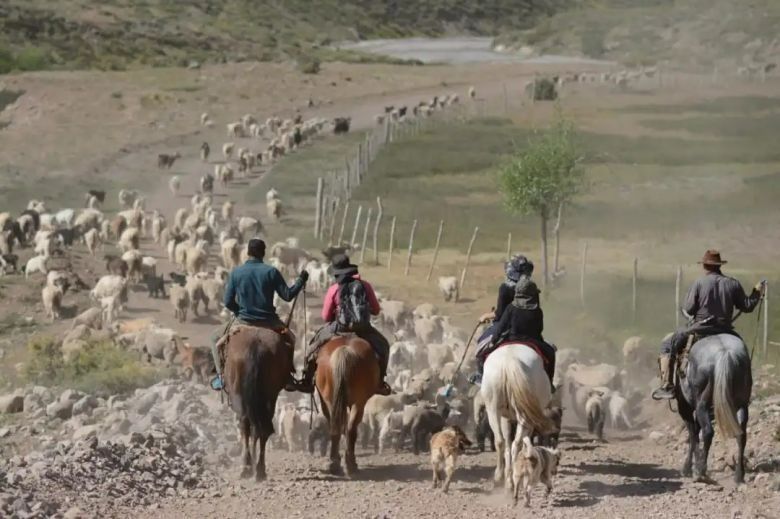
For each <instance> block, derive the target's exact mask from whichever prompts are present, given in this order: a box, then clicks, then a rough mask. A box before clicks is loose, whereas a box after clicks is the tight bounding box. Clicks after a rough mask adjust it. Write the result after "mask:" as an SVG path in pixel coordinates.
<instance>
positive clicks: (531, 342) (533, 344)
mask: <svg viewBox="0 0 780 519" xmlns="http://www.w3.org/2000/svg"><path fill="white" fill-rule="evenodd" d="M509 345H521V346H526V347H528V348H531V349H532V350H534V351H535V352H536V354H537V355H539V356H540V357H541V358H542V362H544V364H545V366H546V365H548V364H550V359H548V358H547V357H546V356H545V354H544V353H543V352H542V348H541V346H539V344H538V343H537V342H536V341H535V340H533V339H523V340H522V341H504V342H501V343H499V344H498V346H496V348H495V349H494V350H493V351H491V352H490V353H488V354H487V357H489V356H490V354H491V353H493V352H494V351H496V350H498V349H499V348H503V347H504V346H509ZM487 357H485V358H486V359H487Z"/></svg>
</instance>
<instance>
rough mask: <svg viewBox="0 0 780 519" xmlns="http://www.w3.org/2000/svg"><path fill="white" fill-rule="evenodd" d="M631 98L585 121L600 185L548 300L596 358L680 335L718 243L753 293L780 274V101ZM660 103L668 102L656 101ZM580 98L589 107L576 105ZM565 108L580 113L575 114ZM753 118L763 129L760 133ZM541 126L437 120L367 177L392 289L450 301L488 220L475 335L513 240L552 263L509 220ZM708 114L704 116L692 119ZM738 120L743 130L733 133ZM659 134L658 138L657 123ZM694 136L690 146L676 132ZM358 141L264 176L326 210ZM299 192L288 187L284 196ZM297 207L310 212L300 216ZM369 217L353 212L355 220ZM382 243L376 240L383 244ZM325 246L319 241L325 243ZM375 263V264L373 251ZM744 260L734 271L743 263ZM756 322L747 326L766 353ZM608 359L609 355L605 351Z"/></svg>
mask: <svg viewBox="0 0 780 519" xmlns="http://www.w3.org/2000/svg"><path fill="white" fill-rule="evenodd" d="M630 101H631V102H630V103H627V104H626V103H617V104H613V106H612V107H609V106H597V107H596V108H595V109H593V110H592V111H591V112H588V114H586V115H581V113H580V112H579V111H578V110H576V106H573V105H572V106H571V107H570V108H571V113H577V114H580V115H578V116H577V117H578V124H579V125H580V126H581V127H582V128H583V129H582V130H581V131H580V134H579V141H580V145H581V149H582V151H583V154H584V156H585V158H586V160H585V162H586V168H587V182H588V189H587V191H586V193H584V194H583V195H582V196H580V197H579V198H578V199H577V200H576V201H575V203H574V204H573V205H572V206H571V207H569V208H568V209H567V211H566V214H565V218H564V226H563V232H562V246H561V257H562V265H563V266H564V268H566V270H567V274H566V275H565V276H564V277H563V278H562V280H560V281H559V282H558V284H557V286H556V287H554V289H552V290H550V291H549V292H548V293H547V295H546V297H547V299H546V303H545V307H546V312H547V315H548V319H547V322H548V331H549V335H550V336H551V338H552V339H554V340H557V341H559V343H560V344H562V345H564V346H565V345H568V346H573V345H575V344H578V345H579V346H582V347H585V349H589V350H591V351H593V352H594V354H596V353H595V352H597V351H600V352H601V353H603V352H604V351H607V352H609V351H615V350H616V349H617V348H618V347H619V346H620V345H621V344H622V340H623V339H625V338H626V337H627V336H628V335H632V334H641V335H643V336H646V337H648V338H650V344H652V345H653V347H654V345H655V342H656V341H657V340H660V337H662V336H663V335H664V334H665V333H666V332H668V331H669V330H671V329H672V328H673V327H674V323H675V311H674V285H675V282H674V280H675V272H676V270H677V266H678V265H682V266H683V267H684V278H683V291H684V290H685V288H686V287H687V285H688V284H690V283H691V282H692V281H693V279H695V277H696V276H697V275H698V272H699V270H698V267H697V266H696V265H695V262H696V260H697V259H698V258H699V256H700V255H701V253H702V252H703V250H704V249H706V248H708V247H719V248H721V249H722V250H723V252H724V254H726V255H728V256H729V257H730V258H731V259H732V264H733V268H729V270H728V272H729V273H731V274H732V275H735V276H737V277H739V278H740V279H741V280H742V281H743V283H744V284H745V285H746V286H751V285H752V284H753V283H755V282H756V281H757V280H758V279H760V278H763V277H767V278H769V279H770V280H771V281H774V280H778V281H780V276H779V275H778V271H777V269H776V262H777V261H778V260H780V257H778V252H777V251H776V250H775V248H774V245H773V244H774V243H776V242H775V241H774V240H775V239H776V238H777V236H776V235H777V232H776V231H775V230H774V229H776V222H774V219H775V218H776V206H777V200H778V199H780V149H778V148H777V146H776V145H775V143H774V140H773V138H772V136H773V135H775V134H776V133H777V130H778V129H780V98H771V97H756V96H745V97H733V96H732V97H725V98H723V102H722V103H721V102H720V100H711V101H707V102H701V101H697V102H690V103H683V104H663V103H661V104H657V103H656V104H650V103H646V104H639V103H636V99H635V98H634V99H632V100H630ZM657 101H658V100H657V99H654V100H653V102H657ZM577 102H581V101H577ZM563 109H564V112H566V110H567V107H566V104H564V106H563ZM615 118H624V119H626V120H631V121H633V122H634V123H638V124H636V125H634V126H633V127H635V128H638V129H639V131H638V132H625V133H623V134H617V133H607V132H602V131H599V128H600V127H601V126H602V124H601V121H603V120H607V119H610V120H611V121H612V122H614V119H615ZM752 118H757V119H759V120H760V124H756V125H755V126H752V125H750V124H748V122H747V121H749V120H750V119H752ZM531 121H534V122H533V124H536V125H540V124H544V123H543V121H542V120H541V119H540V118H538V117H537V118H528V117H513V118H512V119H508V118H482V119H476V120H473V121H470V122H449V123H447V124H442V125H435V126H433V127H432V128H431V129H429V130H427V131H425V132H423V133H421V134H420V135H419V136H417V137H416V138H413V139H412V138H410V139H406V140H401V141H399V142H397V143H395V144H393V145H391V146H388V147H387V148H385V149H384V150H383V151H382V152H381V153H380V155H379V157H378V159H377V161H376V162H375V163H374V164H373V165H372V167H371V169H370V173H369V175H368V177H367V179H366V181H365V182H364V183H363V184H362V185H361V186H360V188H359V189H357V190H356V191H355V192H354V193H353V200H352V202H351V203H352V208H353V209H352V211H353V212H351V215H354V207H355V206H356V204H361V203H362V204H364V205H365V206H373V205H374V204H375V202H374V201H375V198H376V196H381V197H382V200H383V204H384V209H385V219H384V221H383V224H382V227H381V229H380V236H381V246H380V247H381V250H382V252H383V254H382V255H381V263H382V266H380V267H371V266H368V265H366V266H365V267H364V269H365V270H366V271H367V272H368V273H369V275H370V276H371V277H372V278H373V279H377V280H379V282H380V283H381V286H383V288H385V290H386V291H387V292H388V293H389V294H390V295H391V296H396V297H403V298H405V299H409V300H412V301H425V300H431V299H433V300H437V299H438V296H437V294H436V289H435V279H436V276H438V275H457V274H459V273H460V270H461V269H462V268H463V257H464V253H465V250H466V247H467V244H468V240H469V238H470V236H471V234H472V232H473V229H474V227H475V226H479V227H480V233H479V237H478V240H477V246H476V250H477V252H478V255H477V256H475V258H474V260H473V264H472V267H471V270H470V272H471V274H470V277H469V283H467V288H466V291H465V293H466V295H465V296H464V299H465V301H464V302H462V303H460V304H458V305H444V306H445V308H446V313H448V314H449V315H452V316H453V317H454V318H456V319H458V320H460V321H461V322H462V323H463V324H462V325H463V327H464V328H467V327H469V326H471V325H470V324H469V323H471V322H472V321H473V318H474V317H475V315H477V313H478V312H479V311H480V309H482V310H487V309H488V308H489V305H491V304H492V298H493V297H494V294H493V291H494V290H495V288H494V287H495V285H496V284H497V283H498V282H499V280H500V278H501V267H500V264H501V261H502V258H503V256H504V254H505V253H504V252H503V251H505V250H506V240H507V233H509V232H511V233H512V236H513V249H514V250H520V251H523V252H525V253H526V254H528V255H529V256H530V257H531V258H532V259H533V260H534V261H536V262H537V264H538V256H539V255H538V252H537V251H538V225H539V224H538V221H537V219H536V218H534V217H518V216H515V215H511V214H508V213H507V212H506V210H505V209H504V207H503V204H502V200H501V196H500V194H499V193H498V190H497V182H496V178H495V169H496V164H497V163H498V162H499V161H500V160H501V158H502V156H504V155H505V154H507V153H510V152H511V151H512V150H514V149H516V148H519V147H522V146H525V145H526V143H527V141H528V137H529V135H530V134H531V132H532V131H534V130H533V128H532V127H531V126H530V125H531V124H532V123H531ZM691 121H695V122H691ZM735 121H739V128H740V131H731V130H729V129H728V128H730V127H731V126H732V125H733V124H737V123H735ZM643 128H645V129H646V131H645V132H643V131H642V129H643ZM680 129H684V130H685V131H686V132H687V133H689V134H690V135H689V136H688V137H686V138H680V137H677V136H674V137H673V136H666V135H665V134H666V132H667V131H669V132H672V131H674V132H679V130H680ZM353 147H354V142H350V141H349V140H340V139H329V140H327V141H324V142H323V143H321V145H318V146H315V147H313V148H311V149H308V150H303V151H301V152H299V153H297V154H296V155H295V157H292V158H290V159H288V160H286V161H284V162H283V163H282V165H281V166H280V168H279V169H278V170H275V171H274V172H273V173H272V174H271V175H269V177H268V178H267V179H266V180H265V183H264V186H263V190H262V193H261V192H260V191H258V192H257V193H250V194H249V195H248V196H252V197H257V199H259V197H261V195H262V194H264V192H265V191H264V189H267V188H268V187H270V186H271V185H273V186H274V187H277V188H281V189H282V190H290V192H291V193H292V194H294V198H295V205H296V208H297V206H298V204H302V205H303V206H304V207H305V210H304V211H303V214H311V213H313V204H314V196H313V193H314V185H315V184H314V182H315V179H316V177H317V176H319V175H323V174H325V173H327V171H329V170H330V169H336V168H340V167H342V164H343V156H344V155H345V154H346V153H347V152H348V151H351V150H352V149H353ZM283 192H284V191H283ZM295 213H296V214H298V213H300V211H297V210H296V211H295ZM392 216H396V217H397V219H398V226H397V235H396V236H397V243H396V246H397V254H396V258H395V259H394V267H393V269H391V270H387V269H386V267H385V265H386V262H387V256H386V254H385V253H384V251H385V250H386V248H387V239H388V233H389V219H390V217H392ZM353 218H354V216H352V217H351V218H349V220H348V221H349V222H350V225H348V229H351V222H352V221H353ZM414 219H417V220H418V222H419V224H418V231H417V236H416V239H415V249H417V250H418V255H417V256H416V257H415V260H414V266H413V271H412V275H410V276H409V277H408V278H407V277H404V276H403V275H402V263H403V256H404V255H405V253H404V252H403V251H404V250H405V248H406V246H407V244H408V235H409V230H410V227H411V223H412V221H413V220H414ZM439 220H445V222H446V226H445V231H444V236H443V240H442V247H443V248H444V249H445V251H443V252H442V254H441V255H440V258H439V266H438V268H437V269H436V271H435V274H434V279H433V280H432V281H431V282H429V283H420V278H421V277H423V279H424V275H425V272H427V265H428V264H429V262H430V259H431V248H432V247H433V244H434V242H435V236H436V230H437V227H438V224H439ZM311 224H312V220H311V219H300V220H293V219H291V220H290V221H288V225H287V227H286V228H285V232H290V233H292V232H294V231H295V230H296V229H299V228H300V229H303V230H304V233H303V235H304V236H310V235H311V233H310V231H309V229H310V227H311ZM584 241H587V242H588V243H589V255H588V256H589V261H588V277H587V283H586V307H585V308H583V307H582V304H581V302H580V295H579V285H580V276H579V261H580V254H581V247H582V243H583V242H584ZM369 242H370V241H369ZM312 243H313V242H312ZM369 257H371V255H370V254H369ZM634 257H637V258H639V280H638V286H637V289H638V304H637V313H636V317H634V314H633V310H632V307H631V297H632V296H631V292H632V279H631V271H632V264H633V258H634ZM730 267H731V265H730ZM771 314H772V319H771V322H772V326H771V330H770V337H772V336H774V337H780V308H778V307H776V306H775V305H773V306H772V308H771ZM755 327H756V321H755V318H754V317H743V318H742V319H740V321H739V322H738V328H739V329H740V330H741V331H742V333H743V335H744V337H745V338H746V339H747V340H748V341H749V342H750V343H751V344H752V343H753V341H754V338H755V330H756V328H755ZM599 355H600V353H599Z"/></svg>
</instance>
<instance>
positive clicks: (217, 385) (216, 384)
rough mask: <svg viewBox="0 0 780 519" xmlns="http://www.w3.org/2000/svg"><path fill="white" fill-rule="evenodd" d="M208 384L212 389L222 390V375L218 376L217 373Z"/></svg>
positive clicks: (223, 384)
mask: <svg viewBox="0 0 780 519" xmlns="http://www.w3.org/2000/svg"><path fill="white" fill-rule="evenodd" d="M209 384H210V385H211V389H213V390H214V391H222V390H223V389H225V383H224V382H223V381H222V377H220V376H219V375H217V376H216V377H214V378H212V379H211V382H210V383H209Z"/></svg>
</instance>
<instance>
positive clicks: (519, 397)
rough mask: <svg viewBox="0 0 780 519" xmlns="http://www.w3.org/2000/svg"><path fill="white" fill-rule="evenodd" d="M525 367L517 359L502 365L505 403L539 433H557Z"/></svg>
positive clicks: (501, 378) (501, 377)
mask: <svg viewBox="0 0 780 519" xmlns="http://www.w3.org/2000/svg"><path fill="white" fill-rule="evenodd" d="M524 367H525V365H524V364H521V363H520V362H518V361H516V360H515V359H512V360H511V361H510V362H504V363H502V364H501V367H500V370H501V372H500V373H501V375H500V380H501V387H503V390H504V392H505V394H504V402H505V403H506V405H508V406H509V408H510V409H514V410H515V413H518V414H522V415H523V416H524V417H525V419H526V420H528V422H529V423H530V424H531V426H533V428H534V431H536V432H537V433H539V434H549V433H552V432H555V431H556V427H555V423H553V421H552V420H551V419H550V418H549V417H547V416H546V415H545V414H544V409H543V408H542V406H541V404H540V403H539V399H538V398H537V397H536V395H535V394H534V391H533V388H532V387H531V383H530V381H529V380H528V375H527V374H526V372H525V369H524Z"/></svg>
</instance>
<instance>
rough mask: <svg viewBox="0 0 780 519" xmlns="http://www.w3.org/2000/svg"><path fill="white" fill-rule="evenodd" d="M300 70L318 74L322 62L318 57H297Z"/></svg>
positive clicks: (305, 72)
mask: <svg viewBox="0 0 780 519" xmlns="http://www.w3.org/2000/svg"><path fill="white" fill-rule="evenodd" d="M297 64H298V70H300V71H301V72H303V73H304V74H318V73H319V72H320V67H321V63H320V60H319V58H318V57H316V56H309V55H301V56H299V57H298V59H297Z"/></svg>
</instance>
